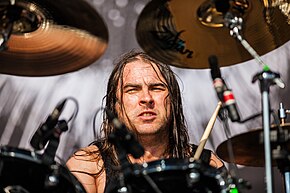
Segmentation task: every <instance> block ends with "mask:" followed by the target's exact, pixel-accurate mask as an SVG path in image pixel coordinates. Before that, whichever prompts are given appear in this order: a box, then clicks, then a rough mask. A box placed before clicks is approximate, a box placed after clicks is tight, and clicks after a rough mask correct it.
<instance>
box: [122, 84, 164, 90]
mask: <svg viewBox="0 0 290 193" xmlns="http://www.w3.org/2000/svg"><path fill="white" fill-rule="evenodd" d="M157 86H162V87H166V85H165V84H164V83H162V82H157V83H149V87H150V88H152V87H157ZM130 87H135V88H137V87H142V85H141V84H133V83H128V84H126V85H125V86H124V87H123V89H126V88H130Z"/></svg>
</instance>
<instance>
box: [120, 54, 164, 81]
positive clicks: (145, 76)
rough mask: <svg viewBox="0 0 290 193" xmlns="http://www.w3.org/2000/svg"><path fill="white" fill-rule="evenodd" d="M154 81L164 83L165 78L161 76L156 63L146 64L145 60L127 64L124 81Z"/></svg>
mask: <svg viewBox="0 0 290 193" xmlns="http://www.w3.org/2000/svg"><path fill="white" fill-rule="evenodd" d="M133 80H134V81H140V80H145V81H152V80H159V81H164V77H163V76H162V75H161V73H160V70H159V69H158V67H157V65H156V64H154V63H149V62H145V61H143V60H140V59H138V60H135V61H132V62H130V63H127V64H126V66H125V67H124V72H123V81H124V83H125V82H127V81H133Z"/></svg>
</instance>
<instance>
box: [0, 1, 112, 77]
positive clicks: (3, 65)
mask: <svg viewBox="0 0 290 193" xmlns="http://www.w3.org/2000/svg"><path fill="white" fill-rule="evenodd" d="M12 1H13V0H11V2H12ZM11 4H12V5H11ZM11 4H10V0H3V1H1V2H0V15H1V17H0V18H2V20H0V30H3V29H4V30H7V29H5V27H3V26H8V25H9V24H10V23H11V22H10V23H9V13H10V14H11V13H13V12H16V11H18V12H17V13H18V14H19V15H18V16H17V18H16V19H15V18H14V20H13V27H12V29H11V31H10V32H11V35H10V37H9V39H8V40H7V49H5V50H3V51H0V73H4V74H10V75H19V76H49V75H59V74H63V73H67V72H72V71H76V70H79V69H81V68H84V67H86V66H88V65H90V64H92V63H93V62H95V61H96V60H97V59H98V58H99V57H100V56H101V55H102V54H103V53H104V52H105V50H106V48H107V42H108V30H107V26H106V25H105V23H104V21H103V19H102V18H101V17H100V15H99V14H98V13H97V12H96V10H94V9H93V8H92V7H91V6H90V5H89V4H88V3H86V2H85V1H82V0H70V1H67V0H57V1H51V0H15V3H14V4H13V3H11ZM3 18H4V19H3ZM7 21H8V22H7ZM10 21H11V20H10ZM0 32H1V31H0ZM0 35H1V33H0ZM0 38H1V36H0ZM1 39H2V38H1Z"/></svg>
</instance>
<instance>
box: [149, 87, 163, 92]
mask: <svg viewBox="0 0 290 193" xmlns="http://www.w3.org/2000/svg"><path fill="white" fill-rule="evenodd" d="M152 90H156V91H163V90H165V88H164V87H153V88H152Z"/></svg>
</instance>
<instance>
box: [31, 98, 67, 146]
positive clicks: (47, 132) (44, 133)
mask: <svg viewBox="0 0 290 193" xmlns="http://www.w3.org/2000/svg"><path fill="white" fill-rule="evenodd" d="M65 103H66V99H65V100H63V101H62V102H61V103H59V104H58V105H57V106H56V107H55V108H54V110H53V111H52V113H51V114H50V115H49V116H48V117H47V119H46V120H45V122H44V123H42V124H40V126H39V127H38V129H37V130H36V132H35V133H34V135H33V136H32V138H31V140H30V145H31V146H32V147H33V148H34V149H36V150H41V149H43V148H44V147H45V145H46V143H47V142H48V140H50V138H51V137H52V136H53V134H54V127H55V126H56V124H57V123H58V119H59V116H60V114H61V112H62V110H63V108H64V105H65Z"/></svg>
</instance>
